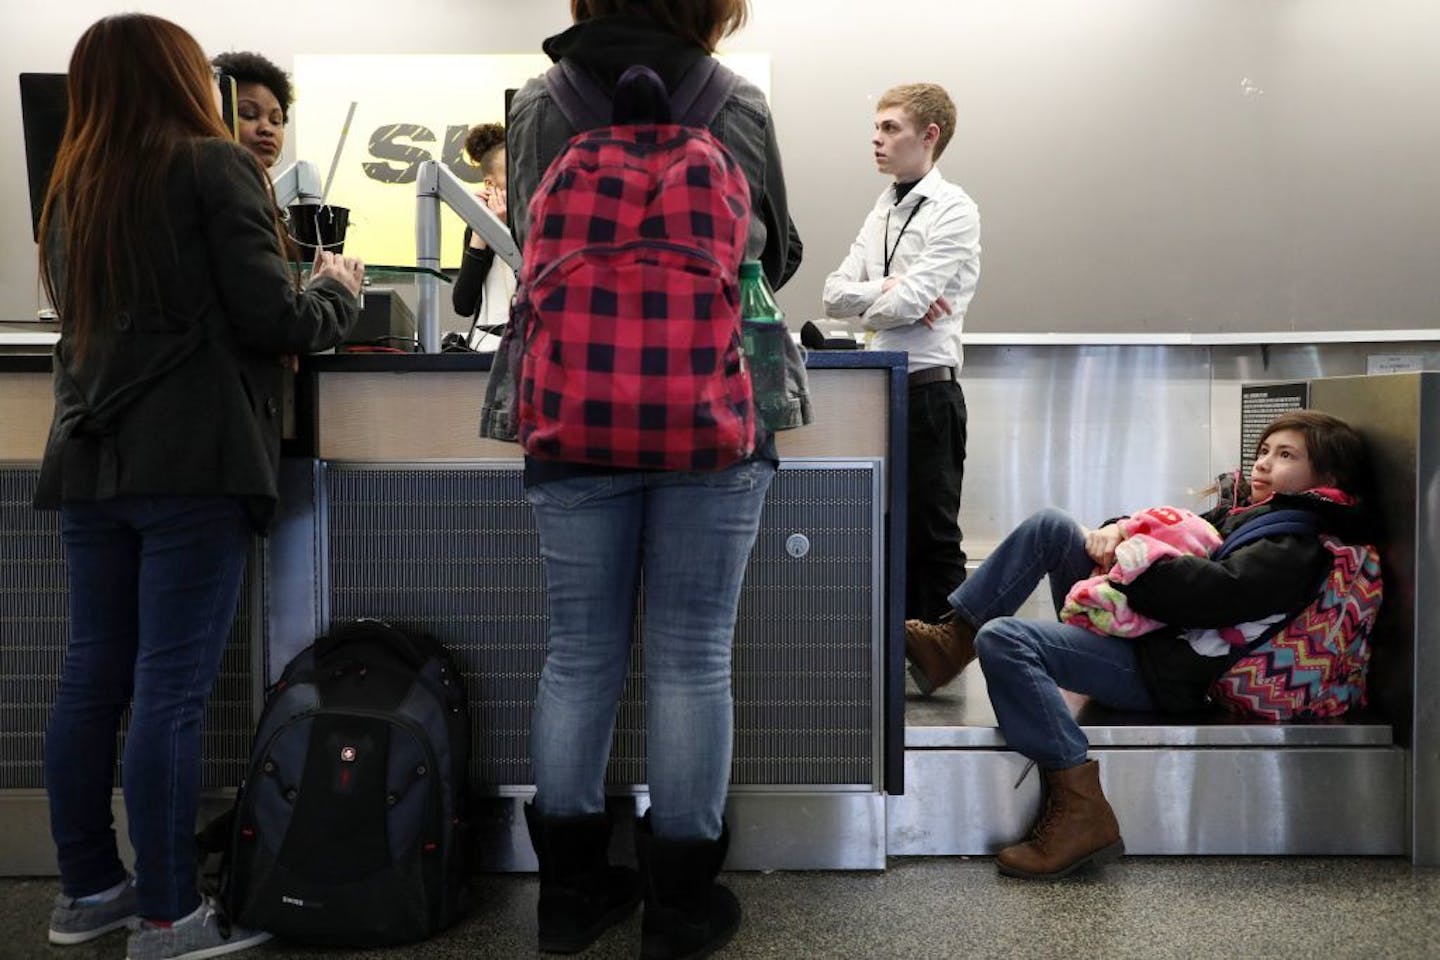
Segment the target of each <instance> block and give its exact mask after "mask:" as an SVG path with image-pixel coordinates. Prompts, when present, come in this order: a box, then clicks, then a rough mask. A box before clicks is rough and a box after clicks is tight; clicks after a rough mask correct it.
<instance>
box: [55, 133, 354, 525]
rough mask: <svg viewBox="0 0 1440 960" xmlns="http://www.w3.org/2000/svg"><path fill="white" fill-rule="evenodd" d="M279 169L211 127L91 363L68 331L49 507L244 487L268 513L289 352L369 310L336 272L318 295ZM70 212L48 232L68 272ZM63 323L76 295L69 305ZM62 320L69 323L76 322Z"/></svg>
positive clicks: (324, 339) (174, 177)
mask: <svg viewBox="0 0 1440 960" xmlns="http://www.w3.org/2000/svg"><path fill="white" fill-rule="evenodd" d="M263 177H264V174H263V173H262V172H261V170H260V169H259V167H258V166H257V165H256V164H255V163H254V162H253V161H252V160H251V159H250V158H249V157H248V156H247V155H246V153H245V151H244V148H243V147H240V146H239V145H237V144H234V143H230V142H228V141H222V140H210V139H204V140H199V139H197V140H196V141H195V143H194V146H193V148H192V149H189V150H182V151H181V152H180V154H179V155H178V156H177V157H176V158H175V160H174V162H173V164H172V168H171V170H170V173H169V176H168V178H167V182H166V189H165V200H164V202H165V214H164V216H161V217H156V218H155V219H154V220H153V221H152V222H151V223H150V224H149V225H148V226H146V227H145V230H144V234H145V235H144V239H143V240H142V241H141V244H142V246H143V256H142V258H141V261H140V262H142V263H144V264H147V265H148V266H150V267H152V268H153V271H154V276H155V277H156V278H157V281H158V282H157V283H156V284H155V285H154V287H155V288H157V289H154V290H152V288H151V285H150V284H147V283H143V282H136V283H134V284H133V287H134V289H133V290H131V291H129V292H126V293H123V294H122V295H121V298H120V299H121V301H122V302H121V303H120V304H119V305H117V307H116V309H115V310H114V311H113V313H111V315H109V316H105V317H96V318H93V319H92V324H91V330H92V333H91V339H90V345H89V351H88V353H87V355H86V357H85V360H84V363H83V364H82V365H79V366H77V365H76V364H75V362H74V353H73V343H72V341H71V339H70V338H69V337H68V336H67V335H65V334H63V333H62V335H61V338H60V342H59V343H58V344H57V345H56V348H55V419H54V421H53V422H52V423H51V427H50V437H49V440H48V442H47V444H46V449H45V457H44V460H43V462H42V464H41V471H40V482H39V485H38V488H37V490H36V492H35V505H36V506H37V507H58V506H59V505H60V504H61V503H63V502H65V501H77V500H79V501H84V500H103V499H108V498H112V497H119V496H134V495H190V496H199V495H233V496H238V497H243V498H246V499H247V502H248V504H249V507H250V512H251V515H252V517H253V518H254V520H255V523H256V526H257V528H259V529H262V530H263V529H264V527H265V526H266V525H267V524H268V523H269V520H270V518H271V517H272V515H273V513H274V508H275V500H276V477H277V474H278V470H279V463H280V412H281V411H280V399H281V391H282V387H283V384H284V368H283V367H282V364H281V359H280V358H281V356H282V355H284V354H303V353H312V352H314V351H317V350H324V349H326V348H328V347H331V346H334V345H335V344H337V343H339V342H340V341H341V339H342V338H343V337H344V335H345V334H346V332H347V331H348V330H349V329H350V328H351V327H352V326H353V325H354V323H355V320H356V317H357V315H358V309H359V308H358V304H357V302H356V298H354V297H352V296H351V295H350V294H349V293H347V292H346V291H345V288H344V287H343V286H341V285H340V284H339V283H338V282H336V281H333V280H322V281H320V282H318V283H315V284H313V285H312V286H311V287H310V288H309V289H308V290H305V291H304V292H303V293H302V292H298V291H296V289H295V287H294V284H293V283H292V281H291V274H290V267H289V266H288V265H287V264H286V262H285V261H284V260H283V259H282V257H281V254H280V249H279V245H278V242H277V240H276V237H275V233H274V227H273V226H272V224H273V220H272V213H271V211H272V201H271V198H270V193H269V191H268V190H267V187H266V184H265V182H264V180H263ZM63 229H64V227H63V226H59V227H57V229H56V230H55V231H52V234H51V236H49V237H47V238H46V241H47V242H46V255H47V256H49V257H50V258H51V261H50V262H51V265H52V272H53V273H54V275H55V276H56V277H57V279H58V278H59V277H60V276H62V275H63V273H62V271H63V270H64V269H65V264H64V263H63V261H62V259H61V258H62V256H63V245H62V244H60V243H59V242H58V241H59V240H60V239H61V236H60V232H61V231H63ZM57 307H58V309H59V311H60V315H61V318H62V321H63V319H64V316H65V305H64V304H63V303H62V304H57ZM62 327H63V323H62Z"/></svg>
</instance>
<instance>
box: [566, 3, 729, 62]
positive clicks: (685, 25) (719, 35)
mask: <svg viewBox="0 0 1440 960" xmlns="http://www.w3.org/2000/svg"><path fill="white" fill-rule="evenodd" d="M570 14H571V16H572V17H574V19H575V22H576V23H579V22H580V21H582V20H589V19H590V18H592V17H610V16H617V15H619V16H632V17H643V18H644V19H647V20H654V21H655V22H656V23H658V24H660V25H661V26H662V27H664V28H665V29H666V30H668V31H669V32H671V33H673V34H675V36H677V37H680V38H681V39H682V40H689V41H691V42H693V43H696V44H699V45H700V46H702V47H704V48H705V52H706V53H714V52H715V47H716V46H718V45H719V43H720V41H721V40H722V39H724V38H725V37H728V36H729V35H730V34H732V33H734V32H735V31H736V30H739V29H740V28H741V27H742V26H744V25H745V20H746V18H748V17H749V15H750V3H749V0H570Z"/></svg>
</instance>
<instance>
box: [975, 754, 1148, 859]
mask: <svg viewBox="0 0 1440 960" xmlns="http://www.w3.org/2000/svg"><path fill="white" fill-rule="evenodd" d="M1124 852H1125V841H1124V840H1122V839H1120V824H1119V823H1117V822H1116V820H1115V811H1114V810H1111V809H1110V804H1109V803H1108V802H1107V801H1106V799H1105V794H1104V793H1102V792H1101V791H1100V764H1099V763H1097V762H1096V761H1094V760H1087V761H1085V762H1084V763H1082V764H1080V765H1079V766H1077V767H1070V768H1069V769H1067V770H1047V771H1046V772H1045V806H1044V808H1043V809H1042V810H1041V811H1040V818H1039V819H1038V820H1036V821H1035V829H1034V830H1032V831H1031V833H1030V839H1028V840H1026V841H1025V842H1024V843H1017V844H1015V845H1014V846H1013V847H1006V848H1005V849H1004V850H1001V851H1000V853H999V855H998V856H996V858H995V863H996V866H998V867H999V868H1000V872H1001V873H1003V874H1005V875H1006V876H1009V877H1024V878H1026V879H1027V880H1055V879H1058V878H1060V877H1063V876H1066V875H1067V874H1069V873H1071V872H1073V871H1074V870H1076V869H1078V868H1079V867H1082V866H1084V865H1085V864H1087V863H1095V864H1100V863H1109V862H1110V861H1112V860H1118V859H1120V856H1121V855H1122V854H1123V853H1124Z"/></svg>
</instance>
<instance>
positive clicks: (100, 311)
mask: <svg viewBox="0 0 1440 960" xmlns="http://www.w3.org/2000/svg"><path fill="white" fill-rule="evenodd" d="M66 90H67V92H68V95H69V102H70V111H69V115H68V116H67V118H66V121H65V133H64V136H62V137H61V140H60V148H59V151H58V153H57V154H56V157H55V168H54V172H53V173H52V174H51V177H50V186H49V188H48V189H47V190H46V192H45V205H44V207H43V208H42V210H41V213H40V236H41V239H42V242H43V243H44V246H43V247H42V250H41V256H40V279H41V282H42V283H44V285H45V292H46V294H47V295H48V296H49V298H50V302H51V303H52V304H54V306H55V309H56V310H57V311H58V312H59V314H60V327H61V330H62V331H64V332H65V333H66V334H68V335H69V337H70V342H71V350H72V356H73V357H74V360H75V362H76V364H77V365H78V364H81V363H83V362H84V357H85V351H86V347H87V344H88V343H89V338H90V334H91V331H92V324H94V323H95V322H96V321H97V320H99V319H101V318H104V317H106V316H107V313H108V312H110V311H113V310H114V309H116V307H117V306H118V305H119V304H120V303H121V302H122V300H123V299H124V298H125V297H126V296H127V295H129V296H134V295H136V293H137V291H136V285H137V284H144V283H146V282H147V281H148V283H149V286H150V288H151V290H152V291H158V289H159V283H160V281H159V277H157V276H156V273H155V266H154V264H152V263H150V262H148V260H147V259H146V258H145V257H144V256H143V254H142V252H141V251H142V250H143V244H142V243H141V242H140V240H141V238H142V237H144V236H146V232H147V230H149V229H152V228H153V227H154V226H155V224H156V218H157V216H163V215H164V213H165V211H166V206H165V204H164V203H163V202H162V197H163V195H164V187H165V181H166V178H167V177H168V176H169V175H170V172H171V167H172V164H173V161H174V160H175V158H176V157H177V156H178V155H179V154H181V153H182V152H183V151H186V150H189V149H190V148H191V147H192V146H193V145H194V144H195V142H196V141H197V140H199V139H202V138H208V137H214V138H217V139H229V133H228V131H226V129H225V127H224V125H223V124H222V123H221V121H220V112H219V111H218V110H217V109H216V108H215V81H214V76H213V74H212V73H211V70H210V64H209V63H208V62H206V60H205V54H204V52H203V51H202V50H201V49H200V45H199V44H198V43H196V42H195V38H194V37H192V36H190V34H188V33H186V32H185V30H184V29H183V28H181V27H179V26H177V25H176V24H174V23H171V22H170V21H169V20H165V19H162V18H160V17H155V16H150V15H148V14H142V13H127V14H121V15H119V16H113V17H105V18H104V19H102V20H99V21H97V22H95V23H94V24H92V25H91V26H90V28H89V29H88V30H86V31H85V32H84V33H83V34H81V36H80V39H79V40H78V41H77V42H76V44H75V50H74V52H73V53H71V55H70V67H69V72H68V74H67V77H66ZM245 156H247V157H249V156H250V154H249V153H248V152H246V153H245ZM250 162H252V163H254V164H255V172H256V175H257V176H259V177H261V178H262V179H264V180H265V182H266V183H268V182H269V180H268V178H266V177H265V175H264V171H263V170H262V169H261V167H260V164H259V162H258V161H256V160H254V159H253V158H251V160H250ZM57 216H58V217H59V220H58V221H57V220H56V217H57ZM56 224H59V225H63V228H64V229H63V232H62V234H61V238H60V241H59V244H58V245H57V246H56V247H53V248H52V247H51V243H52V240H51V229H52V226H53V225H56ZM280 235H281V234H280V232H279V225H278V221H277V224H276V242H277V244H278V243H279V237H280ZM52 256H54V257H59V258H61V264H63V270H56V271H54V272H52V270H51V266H52V264H51V260H52ZM57 266H59V264H57ZM57 281H58V285H57Z"/></svg>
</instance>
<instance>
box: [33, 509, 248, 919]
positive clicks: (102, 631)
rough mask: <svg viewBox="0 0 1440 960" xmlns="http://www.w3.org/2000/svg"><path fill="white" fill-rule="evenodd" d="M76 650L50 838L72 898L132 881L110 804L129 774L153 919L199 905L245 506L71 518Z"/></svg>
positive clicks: (58, 702) (62, 696) (48, 759)
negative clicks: (206, 725) (199, 864)
mask: <svg viewBox="0 0 1440 960" xmlns="http://www.w3.org/2000/svg"><path fill="white" fill-rule="evenodd" d="M60 531H61V536H62V538H63V540H64V545H65V563H66V568H67V570H68V572H69V576H70V643H69V646H68V647H66V650H65V666H64V670H63V672H62V674H61V678H60V685H59V688H58V690H57V692H56V694H55V710H54V713H53V714H52V715H51V717H50V726H49V730H48V731H47V733H46V737H45V788H46V790H47V792H48V793H49V796H50V828H51V833H52V834H53V836H54V839H55V847H56V852H57V855H58V859H59V864H60V880H61V885H62V886H63V888H64V891H65V893H66V895H68V896H77V897H78V896H85V895H87V894H92V893H96V892H98V891H101V890H104V889H106V888H108V887H111V886H114V885H115V884H116V883H119V882H120V881H121V880H123V879H124V878H125V868H124V866H123V865H122V864H121V862H120V856H119V853H118V851H117V849H116V844H115V829H114V823H113V820H112V817H111V810H110V801H111V794H112V792H113V791H114V788H115V781H114V774H115V741H116V733H117V731H118V729H119V725H120V715H121V713H123V712H124V710H125V707H126V706H127V705H130V706H131V708H132V709H131V715H130V727H129V732H128V733H127V734H126V737H125V756H124V758H123V763H122V766H121V777H122V786H123V788H124V793H125V810H126V813H127V815H128V819H129V822H130V842H131V844H132V845H133V846H134V848H135V878H136V891H137V893H138V895H139V899H140V914H141V916H143V917H146V918H147V919H151V920H162V921H164V920H174V919H176V918H178V917H183V916H185V915H186V914H188V913H190V912H191V911H192V910H194V909H195V907H196V905H197V904H198V903H199V902H200V894H199V887H198V885H197V883H196V856H195V818H196V815H197V812H198V808H199V801H200V723H201V719H202V714H203V712H204V708H205V699H206V697H207V696H208V695H209V693H210V687H211V685H212V684H213V682H214V680H215V675H216V673H217V672H218V671H219V668H220V656H221V653H222V652H223V650H224V647H225V640H226V638H227V637H228V636H229V634H230V628H231V624H232V623H233V621H234V618H235V604H236V600H237V598H238V595H239V592H240V578H241V575H242V573H243V572H244V568H245V558H246V554H247V551H248V550H249V546H250V536H251V530H250V524H249V521H248V519H247V517H246V513H245V510H244V507H243V506H242V504H241V502H240V501H239V500H237V499H235V498H233V497H126V498H122V499H117V500H108V501H100V502H95V503H71V504H67V505H65V506H64V507H63V508H62V510H61V513H60Z"/></svg>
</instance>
